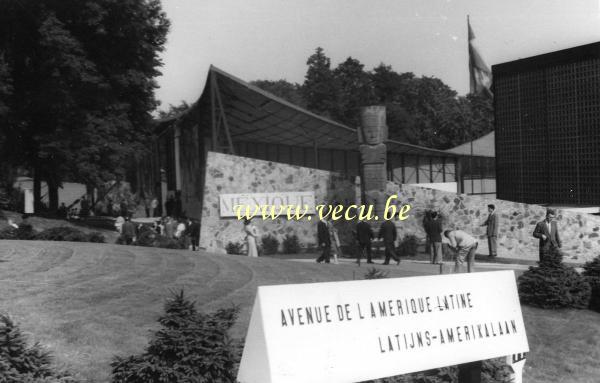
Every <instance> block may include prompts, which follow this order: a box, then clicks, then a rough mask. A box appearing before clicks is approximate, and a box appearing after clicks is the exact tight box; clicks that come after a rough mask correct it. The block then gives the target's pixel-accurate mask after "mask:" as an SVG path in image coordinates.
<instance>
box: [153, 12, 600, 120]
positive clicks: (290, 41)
mask: <svg viewBox="0 0 600 383" xmlns="http://www.w3.org/2000/svg"><path fill="white" fill-rule="evenodd" d="M162 1H163V8H164V10H165V12H166V13H167V16H168V17H169V19H170V20H171V23H172V26H171V32H170V33H169V37H168V42H167V45H166V50H165V52H164V54H163V60H164V67H163V68H162V72H163V76H162V77H160V78H158V82H159V85H160V89H158V90H157V97H158V99H159V100H160V101H161V102H162V103H163V104H162V106H161V107H160V109H167V108H168V105H169V104H178V103H179V102H180V101H182V100H185V101H187V102H189V103H192V102H195V101H196V99H197V98H198V97H199V96H200V94H201V92H202V89H203V87H204V82H205V79H206V75H207V71H208V68H209V66H210V64H213V65H215V66H217V67H219V68H220V69H222V70H224V71H226V72H229V73H231V74H233V75H235V76H237V77H239V78H241V79H243V80H245V81H252V80H257V79H269V80H278V79H286V80H288V81H291V82H298V83H302V82H303V81H304V75H305V73H306V60H307V58H308V57H309V56H310V55H311V54H312V53H313V52H314V50H315V48H317V47H319V46H320V47H323V49H324V50H325V54H326V55H327V56H328V57H330V58H331V61H332V67H335V66H337V64H339V63H340V62H342V61H344V60H345V59H346V58H347V57H348V56H352V57H353V58H356V59H358V60H359V61H360V62H361V63H363V64H364V65H365V69H367V70H370V69H373V67H375V66H377V65H378V64H379V63H380V62H383V63H385V64H387V65H391V66H392V68H393V69H394V70H395V71H397V72H413V73H415V74H416V75H419V76H420V75H426V76H435V77H438V78H440V79H442V80H443V81H444V82H445V83H446V84H448V85H449V86H450V87H452V88H453V89H455V90H456V91H457V92H458V93H459V94H465V93H466V92H467V91H468V89H469V77H468V51H467V14H469V15H470V18H471V26H472V28H473V31H474V33H475V36H476V38H477V40H476V41H477V46H478V47H479V50H480V52H481V54H482V56H483V58H484V60H485V61H486V63H487V64H488V66H490V67H491V65H494V64H499V63H502V62H506V61H512V60H516V59H518V58H523V57H528V56H533V55H536V54H541V53H546V52H550V51H554V50H559V49H564V48H569V47H574V46H578V45H583V44H587V43H592V42H597V41H600V12H599V6H600V0H162Z"/></svg>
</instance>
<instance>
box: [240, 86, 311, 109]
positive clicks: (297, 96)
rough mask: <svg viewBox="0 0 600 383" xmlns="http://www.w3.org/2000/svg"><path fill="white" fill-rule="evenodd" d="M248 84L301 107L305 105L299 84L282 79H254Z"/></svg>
mask: <svg viewBox="0 0 600 383" xmlns="http://www.w3.org/2000/svg"><path fill="white" fill-rule="evenodd" d="M250 84H252V85H254V86H256V87H259V88H260V89H262V90H265V91H267V92H269V93H272V94H274V95H275V96H277V97H280V98H282V99H284V100H286V101H288V102H291V103H292V104H294V105H298V106H300V107H302V108H305V107H306V102H305V101H304V98H303V97H302V93H301V86H300V85H299V84H296V83H291V82H289V81H286V80H283V79H281V80H277V81H271V80H256V81H251V82H250Z"/></svg>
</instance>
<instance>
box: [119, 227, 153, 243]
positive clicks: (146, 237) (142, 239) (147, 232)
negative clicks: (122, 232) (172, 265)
mask: <svg viewBox="0 0 600 383" xmlns="http://www.w3.org/2000/svg"><path fill="white" fill-rule="evenodd" d="M159 236H160V235H159V234H157V233H156V232H155V231H154V230H153V229H152V228H150V227H148V226H145V225H142V227H141V228H140V231H139V234H138V236H137V238H136V241H135V245H136V246H144V247H154V243H155V242H156V239H157V238H158V237H159ZM121 241H123V240H121Z"/></svg>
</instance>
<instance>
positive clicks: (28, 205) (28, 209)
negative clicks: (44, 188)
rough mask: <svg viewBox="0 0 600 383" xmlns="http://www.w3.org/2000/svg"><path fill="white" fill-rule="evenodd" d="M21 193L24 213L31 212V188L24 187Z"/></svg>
mask: <svg viewBox="0 0 600 383" xmlns="http://www.w3.org/2000/svg"><path fill="white" fill-rule="evenodd" d="M23 193H25V198H24V200H25V206H24V209H23V211H24V212H25V214H33V190H32V189H24V190H23Z"/></svg>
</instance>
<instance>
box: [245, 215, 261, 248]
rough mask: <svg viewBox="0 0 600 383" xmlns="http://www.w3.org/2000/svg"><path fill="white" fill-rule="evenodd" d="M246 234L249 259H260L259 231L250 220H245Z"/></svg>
mask: <svg viewBox="0 0 600 383" xmlns="http://www.w3.org/2000/svg"><path fill="white" fill-rule="evenodd" d="M244 232H245V233H246V246H247V248H248V256H249V257H258V249H257V248H256V237H258V229H257V228H256V227H255V226H254V225H253V224H252V222H251V221H250V220H249V219H245V220H244Z"/></svg>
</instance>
